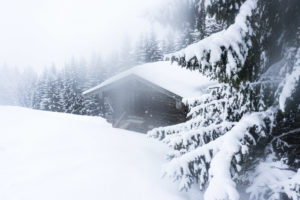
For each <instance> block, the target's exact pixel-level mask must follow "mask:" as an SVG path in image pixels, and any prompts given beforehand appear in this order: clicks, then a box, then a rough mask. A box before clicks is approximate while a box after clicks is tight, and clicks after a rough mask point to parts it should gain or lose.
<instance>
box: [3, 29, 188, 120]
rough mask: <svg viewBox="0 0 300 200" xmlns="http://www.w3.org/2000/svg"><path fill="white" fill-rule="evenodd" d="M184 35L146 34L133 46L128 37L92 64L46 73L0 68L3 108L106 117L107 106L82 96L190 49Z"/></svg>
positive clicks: (94, 58)
mask: <svg viewBox="0 0 300 200" xmlns="http://www.w3.org/2000/svg"><path fill="white" fill-rule="evenodd" d="M186 41H187V39H186V37H185V36H184V35H183V34H179V33H176V34H174V33H172V32H171V31H170V33H169V34H167V35H166V37H165V38H162V39H161V38H160V39H158V36H157V35H156V33H155V32H154V31H153V30H152V31H150V32H146V33H142V34H141V35H140V36H139V38H138V39H137V40H136V41H135V42H132V41H131V39H130V38H129V37H125V38H124V40H123V42H122V43H121V44H120V46H119V49H118V51H113V52H111V53H110V54H109V55H108V56H106V57H104V56H102V55H100V54H94V55H92V56H91V58H90V59H89V60H86V59H77V58H72V59H70V60H69V61H67V62H66V63H65V64H64V66H63V67H62V68H61V67H59V68H58V67H56V66H55V64H52V65H51V66H50V67H47V68H45V70H44V71H43V72H42V73H40V74H39V73H37V72H36V71H34V70H33V69H32V68H30V67H28V68H26V69H24V70H19V69H18V68H17V67H16V68H11V67H8V66H6V65H5V64H3V65H2V66H0V105H1V104H2V105H17V106H23V107H28V108H33V109H39V110H47V111H54V112H64V113H73V114H82V115H102V114H103V107H104V105H103V104H102V102H99V100H98V99H97V98H95V97H92V96H90V97H83V96H82V92H83V91H85V90H87V89H89V88H91V87H94V86H96V85H97V84H100V83H101V82H103V81H104V80H105V79H107V78H109V77H111V76H113V75H115V74H117V73H119V72H121V71H124V70H127V69H129V68H131V67H134V66H136V65H140V64H143V63H148V62H155V61H160V60H163V55H164V54H167V53H170V52H174V51H176V50H179V49H181V48H182V47H183V46H186V45H187V44H186Z"/></svg>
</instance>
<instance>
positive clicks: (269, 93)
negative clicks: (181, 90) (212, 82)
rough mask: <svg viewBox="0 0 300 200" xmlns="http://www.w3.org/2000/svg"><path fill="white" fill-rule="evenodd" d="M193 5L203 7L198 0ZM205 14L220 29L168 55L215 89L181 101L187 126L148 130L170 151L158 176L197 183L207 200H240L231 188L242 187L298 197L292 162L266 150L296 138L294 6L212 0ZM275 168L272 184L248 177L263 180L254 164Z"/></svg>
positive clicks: (184, 185)
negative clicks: (281, 168)
mask: <svg viewBox="0 0 300 200" xmlns="http://www.w3.org/2000/svg"><path fill="white" fill-rule="evenodd" d="M194 2H196V3H198V4H199V5H198V7H200V8H203V3H202V1H194ZM201 6H202V7H201ZM204 9H205V10H206V11H207V13H208V14H209V15H210V16H214V17H215V19H216V21H218V22H219V23H220V24H224V26H225V27H226V29H225V30H224V31H221V32H217V33H213V34H212V35H210V36H208V37H206V38H204V39H203V40H201V41H199V42H197V43H196V44H193V45H191V46H188V47H187V48H185V49H183V50H181V51H180V52H178V53H177V52H176V53H174V54H171V55H170V58H172V60H173V61H177V62H178V63H179V64H180V65H181V66H183V67H186V68H189V69H192V70H197V71H199V72H201V73H203V74H204V75H206V76H208V77H210V78H212V79H216V80H218V81H219V83H220V84H219V85H218V86H216V87H214V88H211V92H210V93H209V94H206V95H204V96H201V97H199V98H196V99H189V100H187V105H188V106H189V107H190V112H189V116H190V117H191V119H190V120H189V121H188V122H186V123H183V124H179V125H175V126H170V127H165V128H158V129H154V130H152V131H150V132H149V135H150V136H152V137H155V138H159V139H160V140H163V141H164V142H165V143H167V144H168V145H169V146H170V147H171V149H172V151H171V152H170V153H169V158H170V160H171V161H170V163H169V164H168V165H167V166H166V168H165V173H166V175H169V176H170V177H173V178H174V179H176V180H180V188H181V189H188V188H190V187H191V185H193V184H198V185H199V186H200V188H201V189H203V190H205V195H204V199H207V200H208V199H209V200H211V199H218V200H220V199H224V200H225V199H231V200H233V199H239V192H238V189H237V186H238V187H239V189H241V190H242V189H245V188H247V187H249V188H248V190H247V191H248V192H249V198H250V199H262V197H263V198H264V199H283V198H286V199H292V200H296V199H299V198H300V191H299V180H300V179H299V177H300V170H298V169H299V166H298V165H296V166H295V165H294V164H291V163H293V161H295V158H289V156H288V155H284V154H282V153H281V154H280V155H281V157H280V156H278V157H276V156H274V154H273V153H272V152H276V151H277V149H279V147H276V148H272V146H273V147H274V146H276V145H275V144H279V146H280V147H284V145H283V144H286V146H285V148H288V147H290V146H289V145H290V144H289V142H293V141H292V139H291V138H294V139H295V138H296V139H297V138H298V137H295V133H298V132H299V130H298V124H299V118H298V117H297V116H298V111H297V109H299V105H300V99H299V98H298V99H296V98H295V97H297V95H298V94H297V93H296V92H297V91H298V89H297V88H298V84H299V82H298V81H299V79H300V67H299V66H300V65H299V64H300V48H299V43H297V41H298V36H297V34H298V30H299V29H298V28H299V27H300V24H299V23H300V20H299V19H300V18H299V17H300V14H299V12H298V11H299V4H298V3H297V1H296V0H288V1H280V0H274V1H257V0H242V1H240V0H228V1H223V0H214V1H210V4H206V7H204ZM277 68H278V69H279V70H278V71H277V70H276V69H277ZM276 71H277V72H278V73H277V74H276V76H271V72H276ZM276 77H277V78H276ZM289 106H291V108H292V109H288V108H289ZM280 113H283V114H280ZM283 127H284V128H283ZM285 137H290V139H287V140H283V138H285ZM298 139H299V138H298ZM278 141H281V144H280V142H279V143H278ZM292 144H293V145H294V146H293V147H294V148H295V142H293V143H292ZM299 144H300V143H299V142H298V143H297V144H296V146H297V148H296V149H299ZM270 149H271V150H270ZM291 149H293V148H291ZM282 156H284V157H282ZM269 157H272V159H271V160H270V159H267V158H269ZM274 159H275V161H274ZM286 160H289V161H288V162H286ZM257 163H260V164H257ZM270 163H271V164H270ZM278 165H281V166H287V167H288V168H287V169H286V170H285V171H281V173H283V174H285V176H284V178H282V179H275V180H272V181H273V182H272V183H271V184H272V186H271V187H270V185H268V183H267V184H263V185H260V184H258V183H257V180H256V179H253V178H252V177H253V176H255V177H264V176H265V174H266V173H267V172H268V170H263V171H261V170H260V169H261V166H267V167H269V168H270V169H271V168H272V166H278ZM269 168H268V169H269ZM295 170H298V172H297V171H296V172H295ZM237 183H238V185H237ZM269 184H270V183H269ZM273 186H274V187H273Z"/></svg>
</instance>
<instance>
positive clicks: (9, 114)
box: [0, 106, 199, 200]
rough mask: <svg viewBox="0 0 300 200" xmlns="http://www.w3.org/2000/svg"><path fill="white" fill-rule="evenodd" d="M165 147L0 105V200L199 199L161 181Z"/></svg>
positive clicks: (87, 122)
mask: <svg viewBox="0 0 300 200" xmlns="http://www.w3.org/2000/svg"><path fill="white" fill-rule="evenodd" d="M165 148H166V147H165V145H163V144H160V143H158V142H156V141H155V140H152V139H149V138H147V137H146V136H145V135H143V134H139V133H134V132H129V131H124V130H120V129H114V128H112V127H111V126H110V125H109V124H108V123H106V122H105V120H104V119H101V118H95V117H84V116H75V115H70V114H59V113H51V112H43V111H34V110H30V109H25V108H19V107H5V106H2V107H1V106H0V161H1V165H0V199H1V200H41V199H43V200H48V199H49V200H96V199H97V200H99V199H103V200H120V199H130V200H154V199H155V200H168V199H170V200H184V199H199V193H197V192H196V189H195V190H192V191H189V193H184V192H181V193H179V192H178V190H177V185H174V184H173V183H170V182H169V180H168V179H161V177H160V175H161V173H160V168H161V165H162V164H163V162H165V161H164V157H163V155H165V154H166V151H167V149H165Z"/></svg>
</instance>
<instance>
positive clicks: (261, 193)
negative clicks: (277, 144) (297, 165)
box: [247, 154, 300, 200]
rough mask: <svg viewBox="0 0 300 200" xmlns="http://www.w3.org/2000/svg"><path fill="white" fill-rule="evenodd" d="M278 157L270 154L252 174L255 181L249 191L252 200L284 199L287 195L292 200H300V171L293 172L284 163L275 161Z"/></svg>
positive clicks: (252, 181)
mask: <svg viewBox="0 0 300 200" xmlns="http://www.w3.org/2000/svg"><path fill="white" fill-rule="evenodd" d="M274 160H276V157H275V156H274V154H270V155H269V156H268V157H267V158H266V160H264V161H262V162H260V164H259V165H258V166H257V167H256V168H255V170H254V173H253V174H251V177H252V179H253V180H251V185H250V187H248V189H247V193H249V194H250V198H249V199H250V200H261V199H266V194H268V197H267V199H270V200H273V199H282V195H283V194H285V195H287V197H288V198H289V199H291V200H298V199H300V194H299V191H300V170H298V171H296V172H295V171H293V170H290V169H289V166H288V165H286V164H284V163H283V162H282V161H274Z"/></svg>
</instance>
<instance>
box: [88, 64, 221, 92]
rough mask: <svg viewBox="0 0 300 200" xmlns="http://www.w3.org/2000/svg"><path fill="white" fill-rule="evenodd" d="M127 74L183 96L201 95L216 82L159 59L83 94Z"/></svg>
mask: <svg viewBox="0 0 300 200" xmlns="http://www.w3.org/2000/svg"><path fill="white" fill-rule="evenodd" d="M129 75H136V76H139V77H141V78H143V79H145V80H147V81H149V82H151V83H153V84H155V85H158V86H160V87H162V88H164V89H166V90H168V91H170V92H173V93H174V94H177V95H179V96H181V97H185V98H186V97H198V96H200V95H202V94H203V93H204V92H205V91H206V89H207V88H208V87H209V86H211V85H215V84H216V82H215V81H211V80H210V79H209V78H207V77H205V76H203V75H202V74H200V73H199V72H196V71H191V70H188V69H185V68H182V67H180V66H178V65H177V64H171V62H170V61H160V62H155V63H147V64H143V65H139V66H136V67H134V68H131V69H129V70H127V71H124V72H122V73H120V74H117V75H115V76H113V77H111V78H109V79H107V80H106V81H104V82H102V83H101V84H100V85H98V86H96V87H93V88H91V89H89V90H86V91H85V92H83V94H84V95H85V94H88V93H90V92H93V91H95V90H98V89H100V88H102V87H104V86H106V85H109V84H111V83H113V82H115V81H118V80H120V79H122V78H125V77H127V76H129Z"/></svg>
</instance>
